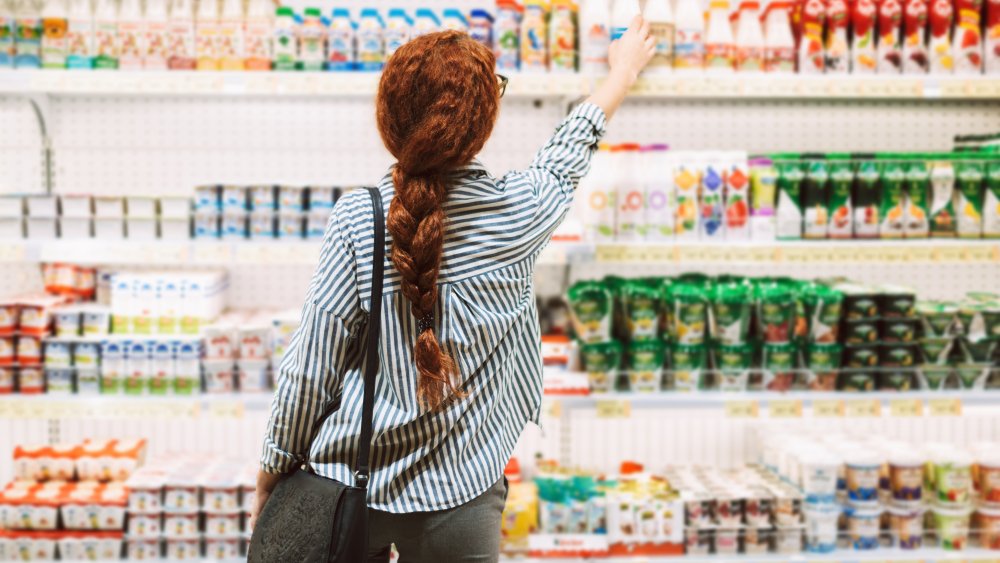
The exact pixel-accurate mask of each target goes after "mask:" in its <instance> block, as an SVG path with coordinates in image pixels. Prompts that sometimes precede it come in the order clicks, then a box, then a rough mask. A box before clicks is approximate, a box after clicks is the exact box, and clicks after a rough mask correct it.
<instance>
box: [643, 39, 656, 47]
mask: <svg viewBox="0 0 1000 563" xmlns="http://www.w3.org/2000/svg"><path fill="white" fill-rule="evenodd" d="M642 44H643V46H645V47H646V48H647V49H656V38H655V37H652V36H650V37H647V38H646V40H645V41H643V43H642Z"/></svg>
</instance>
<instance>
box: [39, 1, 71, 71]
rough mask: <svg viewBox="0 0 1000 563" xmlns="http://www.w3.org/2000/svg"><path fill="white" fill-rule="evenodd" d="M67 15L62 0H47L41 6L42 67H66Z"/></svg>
mask: <svg viewBox="0 0 1000 563" xmlns="http://www.w3.org/2000/svg"><path fill="white" fill-rule="evenodd" d="M67 16H68V14H67V13H66V3H65V2H64V1H63V0H48V2H46V3H45V7H44V8H42V30H43V31H42V68H66V35H67V31H68V26H69V24H68V21H67V19H68V17H67Z"/></svg>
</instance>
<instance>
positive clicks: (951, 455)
mask: <svg viewBox="0 0 1000 563" xmlns="http://www.w3.org/2000/svg"><path fill="white" fill-rule="evenodd" d="M933 459H934V463H950V464H952V465H972V456H971V455H970V454H969V453H968V452H964V451H961V450H956V449H952V450H950V451H945V452H938V454H937V455H936V456H934V458H933Z"/></svg>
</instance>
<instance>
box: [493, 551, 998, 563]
mask: <svg viewBox="0 0 1000 563" xmlns="http://www.w3.org/2000/svg"><path fill="white" fill-rule="evenodd" d="M500 561H501V562H503V563H571V562H573V563H575V562H579V561H592V562H594V563H720V562H723V561H726V562H734V563H757V562H760V563H771V562H778V561H783V562H791V563H808V562H813V561H816V562H819V561H830V562H842V563H847V562H854V561H857V562H867V561H871V562H876V561H878V562H881V561H899V562H908V563H918V562H923V563H933V562H935V561H975V562H982V563H986V562H997V561H1000V551H990V550H986V549H966V550H964V551H944V550H942V549H937V548H929V549H919V550H913V551H901V550H896V549H875V550H871V551H848V550H838V551H834V552H833V553H802V554H796V555H784V554H777V553H773V554H767V555H710V556H697V555H690V556H689V555H681V556H663V557H654V556H635V557H594V558H589V559H581V558H569V557H566V558H548V557H544V558H542V557H534V558H532V557H519V556H512V555H505V556H502V557H501V558H500Z"/></svg>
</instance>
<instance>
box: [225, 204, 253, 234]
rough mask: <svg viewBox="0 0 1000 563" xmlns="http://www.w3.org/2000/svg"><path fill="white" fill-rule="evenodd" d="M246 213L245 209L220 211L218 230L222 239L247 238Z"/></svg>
mask: <svg viewBox="0 0 1000 563" xmlns="http://www.w3.org/2000/svg"><path fill="white" fill-rule="evenodd" d="M247 216H248V213H247V212H246V211H230V210H227V211H225V212H223V213H222V227H221V229H220V232H221V234H222V238H223V239H245V238H247V221H248V217H247Z"/></svg>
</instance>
